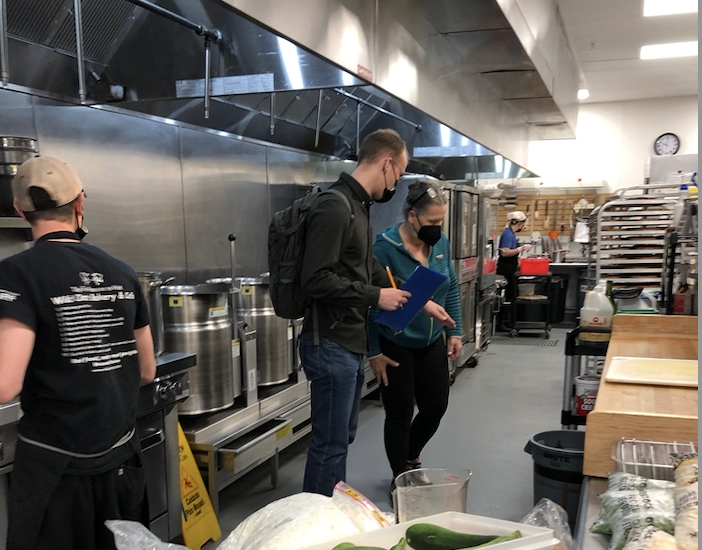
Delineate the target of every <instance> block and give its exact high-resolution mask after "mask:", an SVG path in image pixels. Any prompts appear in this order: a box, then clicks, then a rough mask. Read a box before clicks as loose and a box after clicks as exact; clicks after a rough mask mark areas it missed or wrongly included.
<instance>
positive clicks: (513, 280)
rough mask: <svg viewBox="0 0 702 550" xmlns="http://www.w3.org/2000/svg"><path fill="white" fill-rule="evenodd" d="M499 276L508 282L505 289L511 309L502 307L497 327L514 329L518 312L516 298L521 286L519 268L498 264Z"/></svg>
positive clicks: (506, 298)
mask: <svg viewBox="0 0 702 550" xmlns="http://www.w3.org/2000/svg"><path fill="white" fill-rule="evenodd" d="M496 271H497V274H498V275H502V276H503V277H504V278H505V279H506V280H507V286H506V287H505V300H506V301H508V302H509V303H510V305H509V308H505V307H502V308H501V309H500V312H499V314H498V316H497V326H498V327H501V326H506V327H509V328H512V327H514V322H515V317H516V312H517V301H516V298H517V296H518V294H519V284H518V278H517V268H516V267H514V268H512V266H509V265H502V266H500V263H499V262H498V263H497V270H496Z"/></svg>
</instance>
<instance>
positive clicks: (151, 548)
mask: <svg viewBox="0 0 702 550" xmlns="http://www.w3.org/2000/svg"><path fill="white" fill-rule="evenodd" d="M105 525H106V526H107V528H108V529H109V530H110V531H112V532H113V533H114V535H115V546H116V547H117V550H188V548H187V547H185V546H180V545H179V544H171V543H169V542H163V541H162V540H161V539H159V538H158V537H157V536H156V535H154V534H153V533H152V532H151V531H149V530H148V529H147V528H146V527H144V526H143V525H142V524H141V523H138V522H136V521H124V520H116V519H108V520H107V521H106V522H105Z"/></svg>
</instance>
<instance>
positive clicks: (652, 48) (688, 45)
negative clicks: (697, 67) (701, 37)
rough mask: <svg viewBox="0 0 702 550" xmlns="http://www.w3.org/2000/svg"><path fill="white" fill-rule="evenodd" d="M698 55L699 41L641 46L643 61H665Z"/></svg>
mask: <svg viewBox="0 0 702 550" xmlns="http://www.w3.org/2000/svg"><path fill="white" fill-rule="evenodd" d="M695 55H697V41H696V40H695V41H694V42H675V43H672V44H651V45H648V46H641V59H664V58H670V57H691V56H695Z"/></svg>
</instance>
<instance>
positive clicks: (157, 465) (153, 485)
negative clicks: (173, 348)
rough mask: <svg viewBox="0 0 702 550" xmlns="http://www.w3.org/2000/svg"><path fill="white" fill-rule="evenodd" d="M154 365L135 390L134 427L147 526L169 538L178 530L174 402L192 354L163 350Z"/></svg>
mask: <svg viewBox="0 0 702 550" xmlns="http://www.w3.org/2000/svg"><path fill="white" fill-rule="evenodd" d="M156 364H157V370H156V378H155V379H154V381H153V382H152V383H150V384H147V385H145V386H142V387H141V389H140V390H139V400H138V402H137V421H136V426H137V434H138V436H139V443H140V444H141V451H142V456H143V460H144V468H145V473H146V498H147V502H148V508H149V520H148V525H147V527H148V528H149V530H150V531H151V532H152V533H154V534H155V535H157V536H158V537H159V538H160V539H161V540H164V541H170V540H173V539H174V538H175V537H177V536H178V535H180V534H181V530H182V529H181V518H180V510H181V500H180V468H179V466H178V456H179V453H178V407H177V405H178V402H179V401H182V400H183V399H185V398H186V397H188V394H189V391H188V373H187V369H188V368H190V367H192V366H193V365H194V364H195V356H194V355H192V354H184V353H165V354H163V355H161V356H160V357H158V358H157V359H156Z"/></svg>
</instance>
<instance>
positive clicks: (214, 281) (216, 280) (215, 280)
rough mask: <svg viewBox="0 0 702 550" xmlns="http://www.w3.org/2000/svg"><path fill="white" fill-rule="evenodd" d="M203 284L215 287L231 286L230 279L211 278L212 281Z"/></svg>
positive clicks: (208, 280)
mask: <svg viewBox="0 0 702 550" xmlns="http://www.w3.org/2000/svg"><path fill="white" fill-rule="evenodd" d="M205 282H206V283H207V284H208V285H217V284H225V285H230V284H232V278H231V277H213V278H212V279H207V280H206V281H205Z"/></svg>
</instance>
